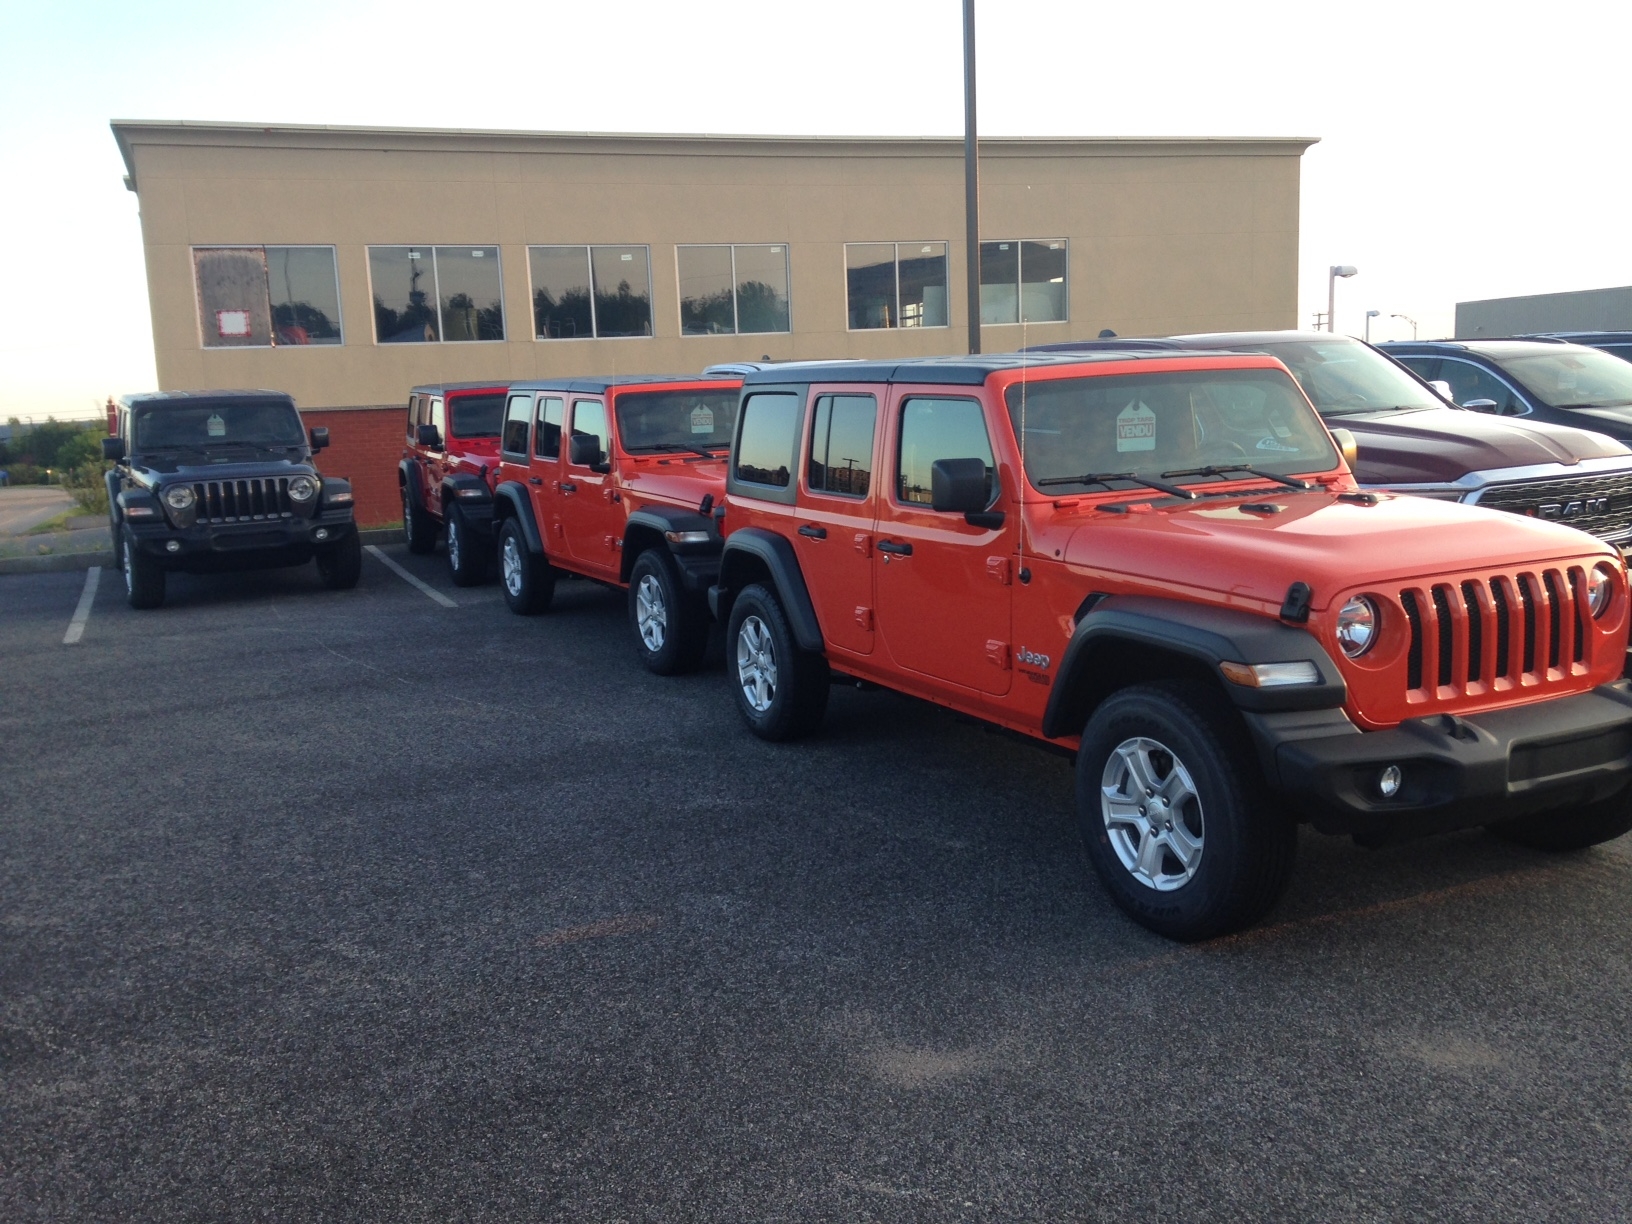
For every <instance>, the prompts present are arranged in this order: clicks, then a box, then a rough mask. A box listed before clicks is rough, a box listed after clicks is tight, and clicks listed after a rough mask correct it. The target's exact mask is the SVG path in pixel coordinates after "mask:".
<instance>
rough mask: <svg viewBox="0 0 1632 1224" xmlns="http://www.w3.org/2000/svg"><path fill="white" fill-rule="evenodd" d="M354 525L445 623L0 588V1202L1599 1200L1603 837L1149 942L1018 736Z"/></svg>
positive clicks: (1604, 1195) (698, 1216)
mask: <svg viewBox="0 0 1632 1224" xmlns="http://www.w3.org/2000/svg"><path fill="white" fill-rule="evenodd" d="M382 551H383V553H384V555H385V556H386V557H388V558H389V559H390V560H392V561H394V562H396V563H397V564H398V565H399V566H401V567H403V568H404V569H405V570H406V571H407V572H409V573H411V574H413V575H414V576H416V577H418V578H419V579H420V580H421V581H422V582H424V583H426V584H428V585H429V586H430V587H432V588H433V589H434V590H435V591H437V592H439V593H441V594H442V595H443V597H444V598H445V599H446V600H448V601H451V602H452V603H453V605H454V606H452V607H448V606H444V605H443V604H441V603H438V602H435V601H433V600H432V599H431V598H429V597H427V595H426V594H425V593H424V592H422V591H421V590H419V589H416V588H415V587H413V586H411V585H409V584H408V583H406V582H405V581H403V579H402V578H401V577H399V576H398V574H397V573H395V572H393V571H392V570H391V569H390V568H388V567H387V566H386V565H385V564H384V563H383V562H382V561H381V560H380V559H379V558H378V557H376V556H369V557H366V558H365V561H364V570H363V579H362V582H361V584H360V585H359V587H358V588H357V589H356V590H355V591H350V592H330V591H326V590H324V589H323V588H322V587H321V585H320V584H319V582H318V579H317V577H316V574H315V572H314V571H313V569H312V567H309V566H308V567H304V568H302V569H298V570H288V571H277V572H271V573H260V574H246V575H237V576H223V577H213V578H192V577H175V578H173V579H172V581H171V584H170V599H169V602H168V603H167V605H166V606H165V607H164V608H162V609H160V610H157V611H153V612H134V611H131V610H130V609H128V608H127V607H126V606H125V605H124V603H123V599H122V596H123V586H122V581H121V579H120V576H119V575H118V574H117V573H116V572H112V571H104V572H102V573H101V574H100V581H99V584H98V586H97V588H96V591H95V593H94V595H93V596H92V597H91V598H90V599H89V601H88V603H87V602H86V600H85V599H84V596H85V590H86V583H87V574H86V573H83V572H82V573H49V574H31V575H12V576H6V577H0V1219H4V1220H7V1221H25V1220H28V1221H32V1220H149V1219H151V1220H166V1221H177V1220H235V1221H236V1220H252V1219H255V1220H258V1219H266V1220H280V1221H283V1220H315V1219H334V1220H350V1219H357V1220H392V1221H409V1220H414V1221H417V1220H425V1221H447V1220H461V1221H465V1220H509V1219H525V1220H562V1221H680V1220H699V1221H783V1220H787V1221H793V1220H798V1221H827V1220H837V1221H852V1220H854V1221H940V1220H948V1221H952V1220H957V1221H963V1220H971V1221H974V1220H994V1221H995V1220H1002V1221H1008V1220H1015V1221H1020V1220H1026V1221H1057V1220H1067V1219H1069V1220H1152V1221H1156V1220H1160V1221H1201V1220H1243V1219H1252V1220H1287V1221H1309V1220H1345V1221H1347V1220H1357V1221H1372V1220H1377V1221H1393V1220H1401V1219H1413V1220H1459V1221H1460V1220H1466V1221H1480V1222H1484V1221H1494V1220H1525V1221H1532V1220H1558V1221H1580V1220H1625V1219H1628V1218H1632V1025H1629V1024H1628V1018H1629V1015H1628V1013H1629V1008H1628V997H1629V996H1628V990H1629V986H1632V958H1629V956H1628V953H1629V950H1632V907H1629V905H1628V900H1629V898H1632V845H1629V844H1628V840H1629V839H1623V840H1622V841H1620V842H1617V843H1613V844H1611V845H1609V846H1605V847H1600V848H1598V849H1596V850H1593V851H1589V852H1586V853H1582V854H1576V855H1568V856H1555V857H1547V856H1542V855H1539V854H1536V853H1533V852H1529V851H1525V850H1521V849H1517V848H1515V847H1512V846H1508V845H1505V844H1503V843H1500V842H1497V841H1495V840H1494V839H1491V838H1488V837H1486V836H1484V835H1483V834H1480V833H1467V834H1459V835H1455V836H1449V837H1440V838H1435V839H1432V840H1426V841H1422V842H1418V843H1414V844H1409V845H1403V846H1396V847H1392V848H1388V849H1385V850H1380V851H1370V850H1363V849H1360V848H1358V847H1356V846H1354V845H1353V844H1352V843H1350V842H1348V841H1346V840H1337V839H1331V838H1324V837H1321V836H1319V835H1316V834H1313V833H1306V834H1305V835H1304V837H1303V840H1302V842H1301V845H1300V856H1301V858H1300V864H1299V868H1298V871H1297V873H1296V876H1295V878H1294V880H1293V884H1292V888H1291V891H1290V893H1289V894H1288V896H1287V897H1286V899H1285V901H1284V902H1283V903H1282V904H1281V906H1280V907H1279V908H1278V909H1277V910H1276V911H1275V912H1274V913H1273V914H1272V915H1271V916H1270V918H1269V919H1268V920H1267V921H1266V923H1264V924H1263V925H1262V926H1260V927H1259V928H1257V929H1254V930H1252V931H1249V932H1246V933H1244V934H1242V935H1239V936H1236V937H1233V938H1230V939H1225V940H1220V941H1217V942H1214V943H1211V944H1205V945H1200V946H1194V947H1180V946H1177V945H1173V944H1169V943H1166V942H1165V941H1163V940H1161V939H1159V938H1157V937H1156V936H1153V935H1151V934H1149V933H1148V932H1145V931H1143V930H1142V929H1140V928H1138V927H1136V926H1134V925H1133V924H1131V923H1130V922H1128V921H1127V920H1126V919H1125V918H1123V917H1122V916H1121V914H1120V913H1119V912H1118V911H1117V910H1116V909H1115V908H1114V907H1113V906H1112V904H1111V903H1110V901H1109V900H1108V899H1107V898H1106V897H1105V896H1104V895H1103V894H1102V893H1101V892H1100V891H1099V889H1098V887H1097V885H1096V884H1095V882H1094V880H1093V879H1092V878H1091V876H1090V875H1089V873H1088V871H1087V868H1086V866H1085V863H1084V860H1083V858H1082V855H1081V852H1080V849H1079V847H1078V844H1077V837H1076V833H1075V829H1074V826H1073V823H1072V817H1071V811H1070V801H1071V770H1070V764H1069V762H1068V761H1066V760H1064V759H1062V758H1060V757H1057V756H1053V755H1049V754H1047V753H1045V752H1042V751H1039V750H1037V749H1036V748H1034V747H1031V746H1029V745H1027V744H1024V743H1021V742H1017V741H1015V740H1013V739H1010V738H1008V737H1005V736H1001V735H998V734H994V733H991V732H989V731H987V730H986V729H984V728H982V727H980V726H978V725H975V724H973V723H970V722H968V721H966V720H963V719H960V718H958V717H955V716H953V715H951V714H949V713H947V712H945V711H942V710H939V709H936V708H934V707H932V706H929V705H925V704H922V703H919V702H916V701H912V700H909V699H906V698H903V697H899V696H896V695H892V694H889V693H880V692H869V693H862V692H857V691H854V690H850V689H836V690H835V692H834V694H833V702H832V704H831V706H830V708H829V713H828V718H827V721H826V724H825V726H824V729H823V731H822V733H821V734H820V735H818V736H817V737H816V738H814V739H813V740H810V741H807V742H804V743H800V744H795V745H784V746H773V745H767V744H763V743H760V742H759V741H757V740H755V739H754V738H753V737H752V736H750V735H749V734H748V733H747V732H746V731H745V730H744V729H743V728H742V727H741V726H740V724H739V722H738V720H737V717H736V715H735V713H734V711H733V709H732V706H731V703H730V699H729V696H728V693H727V691H726V688H725V679H724V676H723V673H722V670H721V668H720V666H719V662H718V659H717V657H716V658H715V659H714V660H713V661H712V663H711V666H710V668H709V669H707V670H705V671H704V672H702V673H700V674H698V675H695V676H690V677H685V678H681V679H671V680H662V679H658V678H655V677H652V676H650V675H648V674H647V673H646V672H645V671H644V670H643V669H642V668H641V667H640V665H639V663H638V661H637V660H636V658H635V655H634V651H633V649H632V647H631V646H630V644H629V640H628V632H629V631H628V629H627V627H626V624H625V619H624V613H623V598H622V596H621V595H620V594H618V593H616V592H610V591H606V590H602V589H599V588H596V587H593V586H591V585H589V584H586V583H579V582H573V583H563V584H562V585H561V586H560V587H559V588H558V594H557V604H556V607H555V609H554V610H553V611H551V612H550V613H548V614H546V615H544V616H541V617H537V618H531V619H524V618H521V617H516V616H512V615H511V614H510V613H509V612H508V611H507V610H506V609H505V607H504V604H503V602H502V599H501V598H500V595H499V592H498V589H497V588H496V587H494V586H488V587H482V588H475V589H458V588H454V587H452V586H451V585H450V584H449V583H448V581H447V578H446V573H445V567H444V565H443V562H442V559H441V558H440V557H439V556H438V557H414V556H410V555H408V554H407V553H405V552H404V551H403V550H402V549H401V548H400V547H390V548H386V549H383V550H382ZM82 603H86V606H87V615H86V616H85V618H84V619H83V620H82V622H81V626H82V631H81V634H80V636H79V637H78V640H77V641H75V642H73V643H72V644H66V643H65V640H64V639H65V637H68V636H70V634H69V629H70V623H71V621H72V619H73V617H74V614H75V611H76V609H77V608H79V607H80V606H81V604H82ZM715 654H716V656H717V655H718V648H717V647H716V652H715Z"/></svg>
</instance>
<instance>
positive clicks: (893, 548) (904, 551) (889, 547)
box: [876, 540, 912, 557]
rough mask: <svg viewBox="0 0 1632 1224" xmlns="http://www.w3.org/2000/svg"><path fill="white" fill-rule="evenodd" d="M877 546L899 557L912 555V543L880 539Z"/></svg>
mask: <svg viewBox="0 0 1632 1224" xmlns="http://www.w3.org/2000/svg"><path fill="white" fill-rule="evenodd" d="M876 547H877V548H878V551H879V552H881V553H890V554H892V555H893V556H897V557H910V556H912V545H911V544H897V543H896V542H895V541H894V540H880V541H879V542H878V544H877V545H876Z"/></svg>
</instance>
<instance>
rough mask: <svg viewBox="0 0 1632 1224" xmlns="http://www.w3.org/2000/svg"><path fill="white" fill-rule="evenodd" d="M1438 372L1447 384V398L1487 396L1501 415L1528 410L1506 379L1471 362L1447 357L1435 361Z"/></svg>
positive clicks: (1512, 414)
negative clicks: (1449, 392) (1437, 361)
mask: <svg viewBox="0 0 1632 1224" xmlns="http://www.w3.org/2000/svg"><path fill="white" fill-rule="evenodd" d="M1439 376H1440V377H1441V378H1443V379H1444V380H1445V381H1446V382H1448V383H1450V384H1451V398H1452V399H1454V400H1456V402H1457V403H1459V404H1465V403H1467V402H1468V401H1469V400H1476V399H1488V400H1495V401H1496V411H1497V412H1499V413H1501V414H1502V415H1503V416H1517V415H1519V414H1521V413H1524V412H1527V411H1529V409H1527V408H1526V407H1525V406H1524V404H1523V403H1522V402H1520V400H1519V398H1518V396H1516V395H1514V394H1513V391H1512V389H1511V388H1510V387H1509V386H1508V385H1507V384H1506V383H1504V382H1503V381H1502V380H1501V379H1499V378H1497V377H1496V376H1495V375H1494V374H1492V373H1491V372H1490V371H1489V370H1482V369H1480V368H1479V367H1478V366H1476V365H1474V364H1473V363H1472V362H1467V361H1459V360H1457V359H1456V358H1454V357H1447V358H1445V359H1444V360H1443V361H1441V362H1440V363H1439Z"/></svg>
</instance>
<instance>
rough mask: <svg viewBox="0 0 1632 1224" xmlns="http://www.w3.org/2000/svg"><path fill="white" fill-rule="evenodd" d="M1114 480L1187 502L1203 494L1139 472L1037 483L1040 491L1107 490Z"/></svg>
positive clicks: (1099, 474)
mask: <svg viewBox="0 0 1632 1224" xmlns="http://www.w3.org/2000/svg"><path fill="white" fill-rule="evenodd" d="M1162 475H1164V476H1171V475H1172V473H1171V472H1163V473H1162ZM1113 480H1131V481H1132V482H1133V483H1134V484H1140V485H1144V486H1145V488H1147V489H1155V490H1156V491H1157V492H1158V493H1166V494H1167V495H1168V496H1169V497H1182V498H1183V499H1184V500H1185V501H1195V500H1196V498H1198V497H1200V496H1201V494H1199V493H1196V492H1194V491H1192V490H1190V489H1183V488H1180V487H1179V486H1178V485H1176V484H1168V483H1167V482H1166V481H1165V480H1156V479H1153V478H1152V477H1150V476H1141V475H1139V473H1138V472H1089V473H1088V474H1087V475H1086V476H1050V477H1049V478H1048V479H1046V480H1039V481H1036V482H1035V483H1036V485H1037V487H1038V488H1039V489H1041V488H1046V487H1048V486H1051V485H1068V484H1102V485H1104V486H1105V487H1106V488H1107V489H1108V488H1110V487H1111V485H1110V482H1111V481H1113Z"/></svg>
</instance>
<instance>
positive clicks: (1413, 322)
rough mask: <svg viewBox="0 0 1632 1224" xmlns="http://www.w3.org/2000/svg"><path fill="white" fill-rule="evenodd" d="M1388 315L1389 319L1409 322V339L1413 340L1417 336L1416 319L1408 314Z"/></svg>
mask: <svg viewBox="0 0 1632 1224" xmlns="http://www.w3.org/2000/svg"><path fill="white" fill-rule="evenodd" d="M1388 317H1389V318H1391V319H1404V320H1405V321H1406V322H1407V323H1409V324H1411V339H1413V340H1415V339H1416V338H1417V321H1416V320H1415V319H1413V318H1412V317H1411V316H1410V315H1402V314H1391V315H1389V316H1388Z"/></svg>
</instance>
